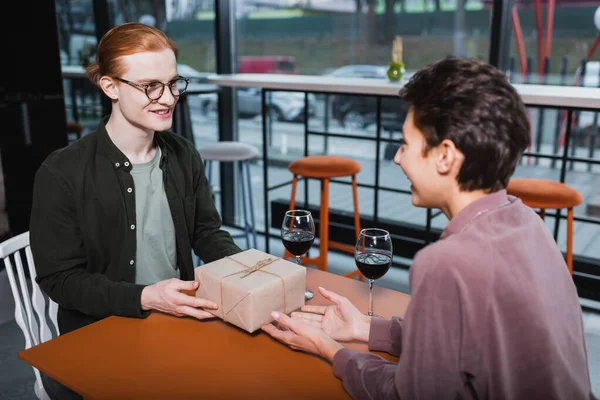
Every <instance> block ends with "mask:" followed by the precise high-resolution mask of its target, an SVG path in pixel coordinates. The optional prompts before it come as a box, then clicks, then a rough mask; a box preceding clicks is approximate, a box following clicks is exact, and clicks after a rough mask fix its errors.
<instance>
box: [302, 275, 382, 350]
mask: <svg viewBox="0 0 600 400" xmlns="http://www.w3.org/2000/svg"><path fill="white" fill-rule="evenodd" d="M319 293H321V295H322V296H323V297H325V298H326V299H327V300H329V301H331V302H332V303H334V305H331V306H310V305H305V306H303V307H302V309H301V310H302V312H293V313H292V314H291V317H292V319H294V320H299V321H303V322H306V323H309V324H311V325H313V326H315V327H318V328H320V329H321V330H322V331H323V332H325V334H327V335H328V336H330V337H331V338H333V339H335V340H340V341H353V340H358V341H361V342H368V341H369V331H370V327H371V317H369V316H366V315H364V314H362V313H361V312H360V311H358V309H357V308H356V307H355V306H354V305H353V304H352V303H351V302H350V300H348V299H347V298H345V297H343V296H340V295H339V294H337V293H334V292H331V291H329V290H326V289H324V288H322V287H319Z"/></svg>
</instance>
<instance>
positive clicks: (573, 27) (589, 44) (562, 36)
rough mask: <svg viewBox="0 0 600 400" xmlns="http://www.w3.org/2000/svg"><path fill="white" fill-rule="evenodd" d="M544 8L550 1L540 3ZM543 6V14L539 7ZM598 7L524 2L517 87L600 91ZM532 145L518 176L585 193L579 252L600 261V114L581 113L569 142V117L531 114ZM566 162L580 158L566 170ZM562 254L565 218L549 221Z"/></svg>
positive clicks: (515, 22) (514, 48) (517, 35)
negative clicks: (567, 138) (596, 22)
mask: <svg viewBox="0 0 600 400" xmlns="http://www.w3.org/2000/svg"><path fill="white" fill-rule="evenodd" d="M539 3H542V2H539ZM538 5H539V7H538ZM597 9H598V2H597V1H577V2H575V1H561V2H557V3H556V4H555V5H550V3H546V2H543V5H542V4H538V2H524V1H520V0H517V1H515V5H514V7H513V9H512V10H511V11H512V13H511V23H512V30H511V32H505V34H508V35H511V53H510V57H511V58H510V62H509V65H510V71H509V76H510V78H511V80H512V82H514V83H525V84H542V85H548V84H549V85H566V86H571V85H573V86H587V87H598V86H600V48H599V45H600V31H599V28H600V27H596V25H595V23H594V16H595V13H596V10H597ZM529 116H530V123H531V137H532V146H531V148H530V151H529V153H530V155H529V156H527V157H525V158H524V159H523V160H522V162H521V164H520V165H519V167H518V168H517V171H516V176H520V177H535V178H543V179H550V180H554V181H562V182H564V183H566V184H567V185H569V186H572V187H573V188H575V189H577V190H578V191H579V192H580V193H581V195H582V197H583V203H582V204H581V205H580V206H578V207H576V208H575V217H576V220H575V224H574V243H573V246H574V253H575V255H576V256H579V257H580V258H581V257H586V258H587V259H588V260H589V259H593V260H595V262H597V261H599V259H600V212H599V211H600V189H598V188H599V185H598V179H600V128H599V125H600V124H599V118H598V117H599V116H598V113H597V112H592V111H585V110H582V111H578V112H575V113H574V114H573V119H572V124H571V137H570V140H569V141H568V142H567V140H566V123H567V113H566V110H562V109H558V108H545V109H544V108H533V107H532V108H529ZM561 158H575V159H577V161H567V162H565V163H564V165H563V161H562V160H561ZM547 224H548V226H549V228H550V229H551V230H552V231H553V232H554V233H555V234H556V237H557V240H558V243H559V246H560V247H561V248H562V250H565V247H566V221H565V213H564V212H563V213H562V218H561V219H560V221H559V223H558V224H557V221H556V220H555V218H553V217H550V218H547Z"/></svg>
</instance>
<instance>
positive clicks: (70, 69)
mask: <svg viewBox="0 0 600 400" xmlns="http://www.w3.org/2000/svg"><path fill="white" fill-rule="evenodd" d="M55 4H56V11H57V13H56V14H57V27H58V40H59V44H60V61H61V68H62V72H63V90H64V93H65V114H66V117H67V121H70V122H77V123H79V124H81V125H83V127H84V129H83V131H81V132H80V133H79V134H78V133H75V132H73V133H69V141H73V140H75V139H77V138H78V137H79V136H80V135H85V134H87V133H88V132H90V131H91V130H94V129H95V128H96V125H97V123H98V120H99V119H100V118H101V116H102V106H101V97H100V91H99V90H98V88H97V87H96V86H95V85H94V84H93V83H92V82H90V80H89V79H88V77H87V75H86V74H85V67H87V66H88V65H89V63H90V62H91V61H93V60H94V58H95V56H96V25H95V20H94V9H93V4H92V0H79V1H65V0H56V2H55Z"/></svg>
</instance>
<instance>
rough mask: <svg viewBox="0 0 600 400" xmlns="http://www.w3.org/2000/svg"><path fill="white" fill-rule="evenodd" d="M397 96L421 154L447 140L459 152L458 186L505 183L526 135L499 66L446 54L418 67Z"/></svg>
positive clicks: (519, 105)
mask: <svg viewBox="0 0 600 400" xmlns="http://www.w3.org/2000/svg"><path fill="white" fill-rule="evenodd" d="M400 96H401V97H402V98H403V99H404V100H405V101H407V102H408V103H409V106H410V108H411V110H412V112H413V120H414V124H415V126H416V127H417V128H418V129H419V130H420V131H421V132H422V133H423V135H424V136H425V141H426V143H427V145H426V148H425V149H424V154H427V152H428V151H429V150H430V149H431V148H433V147H436V146H438V145H439V144H440V143H441V142H442V141H443V140H445V139H449V140H451V141H452V142H453V143H454V144H455V146H456V147H457V148H458V149H459V150H460V151H461V152H462V153H463V154H464V155H465V160H464V163H463V165H462V167H461V169H460V171H459V173H458V177H457V180H458V184H459V186H460V188H461V190H465V191H473V190H479V189H483V190H489V191H491V192H495V191H498V190H501V189H504V188H506V186H507V184H508V180H509V179H510V177H511V176H512V174H513V173H514V171H515V168H516V165H517V162H518V161H519V159H520V157H521V156H522V154H523V152H524V151H525V149H526V148H527V147H528V146H529V144H530V143H531V138H530V133H529V132H530V131H529V120H528V118H527V113H526V110H525V105H524V104H523V101H522V99H521V96H519V94H518V93H517V91H516V90H515V88H514V87H513V86H512V85H511V84H510V82H508V80H507V79H506V76H505V75H504V74H503V73H502V72H501V71H500V70H498V69H497V68H495V67H493V66H492V65H489V64H486V63H484V62H482V61H480V60H476V59H461V58H455V57H448V58H445V59H443V60H440V61H438V62H436V63H434V64H431V65H429V66H427V67H425V68H423V69H421V70H419V71H418V72H417V73H416V74H415V75H414V76H413V77H412V78H411V79H410V80H409V82H408V83H407V84H406V85H405V86H404V87H403V88H402V89H401V90H400Z"/></svg>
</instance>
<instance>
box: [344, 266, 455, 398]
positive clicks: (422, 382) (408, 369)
mask: <svg viewBox="0 0 600 400" xmlns="http://www.w3.org/2000/svg"><path fill="white" fill-rule="evenodd" d="M412 268H415V270H416V271H417V273H415V274H414V276H413V278H414V282H412V283H411V288H412V289H411V293H412V295H411V302H410V304H409V306H408V309H407V312H406V316H405V319H404V321H400V320H392V321H375V320H374V321H373V322H372V327H373V326H374V327H375V330H374V332H373V333H372V334H371V335H370V337H369V348H370V349H372V350H375V349H377V350H387V351H390V352H391V353H394V352H398V353H399V352H400V350H401V351H402V354H401V356H400V360H399V363H397V364H396V363H392V362H389V361H387V360H385V359H383V358H382V357H380V356H378V355H375V354H371V353H361V352H357V351H354V350H351V349H342V350H340V351H338V352H337V353H336V355H335V357H334V360H333V369H334V374H335V375H336V376H337V377H338V378H340V379H341V380H342V381H343V384H344V388H345V389H346V391H348V393H349V394H350V395H351V396H352V397H353V398H355V399H398V398H401V399H404V400H406V399H456V398H461V396H463V390H464V384H463V379H462V375H461V372H460V349H461V346H463V344H462V343H461V336H460V332H461V323H460V313H461V303H460V296H459V291H458V284H457V282H456V280H455V279H454V278H453V273H452V269H451V266H448V265H447V264H443V263H439V262H438V261H437V260H436V259H435V258H433V259H432V258H431V257H421V258H415V263H414V264H413V267H412ZM392 335H394V337H393V338H392V337H391V336H392ZM398 342H401V344H399V343H398Z"/></svg>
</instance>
